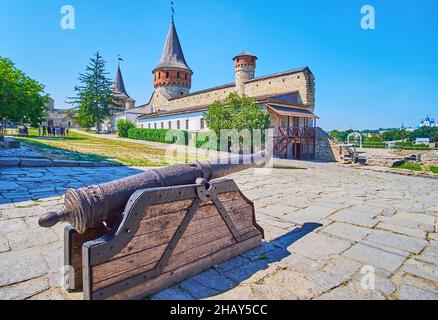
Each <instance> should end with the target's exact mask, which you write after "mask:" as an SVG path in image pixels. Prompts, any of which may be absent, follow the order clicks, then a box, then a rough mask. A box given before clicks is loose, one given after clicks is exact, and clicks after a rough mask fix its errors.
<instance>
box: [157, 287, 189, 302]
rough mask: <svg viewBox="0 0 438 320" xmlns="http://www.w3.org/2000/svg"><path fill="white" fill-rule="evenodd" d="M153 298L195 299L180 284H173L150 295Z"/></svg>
mask: <svg viewBox="0 0 438 320" xmlns="http://www.w3.org/2000/svg"><path fill="white" fill-rule="evenodd" d="M150 299H151V300H193V297H191V296H190V295H189V294H188V293H187V292H185V291H183V290H182V289H181V288H179V287H178V286H173V287H170V288H167V289H165V290H163V291H161V292H160V293H158V294H155V295H153V296H151V297H150Z"/></svg>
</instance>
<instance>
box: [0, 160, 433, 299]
mask: <svg viewBox="0 0 438 320" xmlns="http://www.w3.org/2000/svg"><path fill="white" fill-rule="evenodd" d="M298 165H299V166H301V167H303V166H305V167H307V169H303V170H291V169H273V170H269V169H258V170H248V171H245V172H242V173H239V174H236V175H234V177H233V178H235V179H236V181H237V183H238V184H239V186H240V187H241V188H242V190H243V191H244V193H245V194H246V195H247V196H248V197H249V198H250V199H252V200H254V202H255V204H256V207H257V219H258V221H259V223H260V224H261V225H262V226H263V227H264V228H265V231H266V241H265V242H264V244H263V245H262V246H261V247H259V248H256V249H254V250H252V251H249V252H247V253H244V254H242V255H241V256H238V257H236V258H234V259H232V260H230V261H227V262H225V263H223V264H221V265H218V266H216V267H214V268H212V269H210V270H208V271H206V272H203V273H201V274H199V275H197V276H195V277H193V278H191V279H188V280H185V281H183V282H181V283H179V284H178V285H175V286H173V287H171V288H169V289H166V290H164V291H163V292H161V293H159V294H157V295H155V296H153V297H151V299H204V298H208V299H289V300H295V299H438V234H437V233H436V231H437V230H436V224H437V217H438V200H437V198H438V197H437V196H438V181H436V180H431V179H423V178H416V177H406V176H398V175H391V174H387V173H379V172H372V171H363V170H354V169H349V168H343V167H338V166H336V165H334V164H309V163H298ZM138 172H140V170H138V169H134V168H123V167H122V168H68V169H62V168H46V169H42V168H41V169H3V170H0V181H1V182H0V299H80V298H81V296H80V295H79V294H76V295H70V294H67V293H66V292H65V291H63V290H62V289H61V288H60V286H61V280H60V278H61V276H60V269H61V265H62V254H63V243H62V239H63V227H64V226H63V225H59V226H56V227H55V228H53V229H49V230H47V229H41V228H39V227H38V226H37V219H38V217H39V216H40V214H42V213H44V212H47V211H49V210H54V209H57V208H59V207H60V206H61V205H62V202H63V199H62V194H63V193H64V192H65V190H66V188H68V187H73V188H76V187H81V186H86V185H90V184H95V183H101V182H104V181H108V180H113V179H117V178H120V177H124V176H128V175H132V174H136V173H138ZM371 267H372V268H371ZM373 269H374V271H375V281H374V289H372V285H373V281H372V278H370V277H369V276H370V275H372V271H373Z"/></svg>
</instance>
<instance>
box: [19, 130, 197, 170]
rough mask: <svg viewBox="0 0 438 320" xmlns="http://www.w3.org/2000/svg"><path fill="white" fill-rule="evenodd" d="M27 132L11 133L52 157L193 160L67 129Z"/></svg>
mask: <svg viewBox="0 0 438 320" xmlns="http://www.w3.org/2000/svg"><path fill="white" fill-rule="evenodd" d="M29 134H30V136H29V137H15V139H17V140H19V141H21V142H22V143H23V144H27V145H29V146H31V147H33V148H35V149H36V150H37V151H38V152H40V153H42V154H43V155H46V156H48V157H50V158H54V159H72V160H86V161H95V162H99V161H116V162H121V163H123V164H126V165H129V166H139V167H160V166H165V165H169V164H176V163H185V162H189V161H193V160H196V159H195V158H194V157H190V156H189V157H185V156H180V157H175V156H172V155H167V154H166V150H165V149H163V148H159V147H150V146H148V145H143V144H138V143H135V142H125V141H117V140H108V139H102V138H97V137H91V136H87V135H84V134H79V133H75V132H71V131H70V134H69V137H68V138H65V139H55V138H42V137H38V136H37V130H36V129H31V130H29Z"/></svg>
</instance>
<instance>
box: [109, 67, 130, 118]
mask: <svg viewBox="0 0 438 320" xmlns="http://www.w3.org/2000/svg"><path fill="white" fill-rule="evenodd" d="M112 91H113V95H114V96H115V98H116V99H115V100H116V101H115V102H116V104H118V105H120V106H122V107H124V108H125V110H130V109H133V108H135V100H134V99H132V98H131V97H130V96H129V94H128V93H127V92H126V89H125V83H124V82H123V76H122V71H121V70H120V63H119V65H118V67H117V72H116V76H115V78H114V82H113V86H112Z"/></svg>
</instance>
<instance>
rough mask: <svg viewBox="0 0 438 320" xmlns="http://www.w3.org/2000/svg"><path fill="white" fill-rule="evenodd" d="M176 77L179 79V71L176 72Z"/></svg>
mask: <svg viewBox="0 0 438 320" xmlns="http://www.w3.org/2000/svg"><path fill="white" fill-rule="evenodd" d="M176 78H177V79H178V80H179V79H181V74H180V73H179V72H177V73H176Z"/></svg>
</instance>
